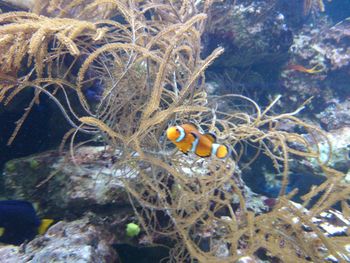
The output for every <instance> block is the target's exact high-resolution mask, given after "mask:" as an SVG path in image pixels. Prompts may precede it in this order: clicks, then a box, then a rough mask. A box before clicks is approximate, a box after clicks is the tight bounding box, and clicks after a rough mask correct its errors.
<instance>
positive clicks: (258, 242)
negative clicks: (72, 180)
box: [0, 0, 350, 262]
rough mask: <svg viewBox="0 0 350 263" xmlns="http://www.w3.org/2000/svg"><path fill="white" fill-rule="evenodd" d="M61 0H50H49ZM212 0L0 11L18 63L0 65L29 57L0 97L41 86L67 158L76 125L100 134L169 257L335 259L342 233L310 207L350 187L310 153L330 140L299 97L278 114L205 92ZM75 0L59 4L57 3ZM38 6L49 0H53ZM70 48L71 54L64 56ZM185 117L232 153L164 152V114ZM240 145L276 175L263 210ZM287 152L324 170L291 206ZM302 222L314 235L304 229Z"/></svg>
mask: <svg viewBox="0 0 350 263" xmlns="http://www.w3.org/2000/svg"><path fill="white" fill-rule="evenodd" d="M39 2H40V3H42V1H39ZM63 2H64V3H65V1H52V3H55V5H57V6H59V5H60V3H61V4H62V3H63ZM211 2H212V1H190V0H187V1H91V4H93V5H94V7H97V6H98V5H99V4H101V5H103V6H104V5H105V4H111V7H110V8H113V9H116V12H117V13H118V15H120V16H121V18H120V19H118V21H122V22H117V21H114V20H102V21H95V22H94V23H91V22H86V21H84V22H82V21H80V20H73V19H66V18H50V19H49V18H46V17H42V16H37V15H34V14H32V13H15V14H13V13H10V14H4V15H3V16H0V21H3V22H2V23H3V25H2V27H0V32H2V33H3V35H4V37H6V36H7V38H8V39H7V40H6V38H4V41H3V42H0V46H1V47H6V45H7V44H9V43H12V45H11V47H12V46H13V45H15V46H16V45H17V46H16V48H17V49H19V48H22V49H21V51H22V52H21V53H18V55H16V56H15V58H16V59H15V60H16V61H15V62H14V61H12V59H13V58H12V57H11V58H7V57H6V56H4V59H3V60H2V63H1V66H2V67H3V71H4V72H6V73H7V72H11V71H12V69H13V68H15V69H18V68H19V66H20V65H22V62H23V61H24V57H26V56H28V57H33V58H34V68H33V70H31V71H30V72H29V73H28V74H25V73H22V74H20V75H18V76H17V75H16V77H19V78H14V79H13V78H10V79H7V81H8V82H9V83H10V84H9V86H8V87H5V86H3V87H1V89H0V94H1V97H0V101H6V102H9V101H11V100H12V99H13V97H14V96H15V95H16V94H17V93H19V92H21V91H23V90H24V89H26V88H28V87H30V88H34V89H35V90H36V92H37V93H36V94H40V93H41V94H45V95H47V96H50V98H52V100H53V101H54V102H55V103H56V104H57V105H58V107H60V109H61V111H62V112H63V114H64V115H65V116H66V118H67V120H68V121H69V122H70V124H71V125H72V126H73V129H72V130H71V131H70V132H69V133H67V135H66V136H65V138H64V142H66V141H67V140H68V139H70V146H71V147H70V149H71V151H70V154H71V155H72V159H73V160H74V151H75V149H76V147H79V144H78V145H75V137H76V134H77V133H79V132H85V133H90V134H101V135H102V137H103V138H104V143H105V144H106V146H107V149H108V152H109V154H110V155H111V157H113V159H114V160H115V162H114V164H113V165H114V168H116V169H117V168H118V169H119V170H122V169H123V167H125V169H124V170H125V173H124V174H123V175H122V176H121V180H122V182H123V184H124V186H125V188H126V189H127V190H128V194H129V196H130V201H131V204H132V205H133V207H134V210H135V213H136V215H137V217H138V221H139V223H140V224H141V225H142V229H144V230H145V231H146V233H147V235H148V236H149V237H152V236H154V235H156V234H157V235H162V236H164V237H167V238H169V239H170V240H173V241H175V245H174V247H173V250H172V252H171V260H172V261H173V262H186V261H187V260H198V261H199V262H218V260H220V262H236V261H237V260H238V259H240V258H242V257H244V256H250V257H255V256H257V257H258V256H259V255H258V254H259V253H260V254H261V253H263V254H264V255H265V256H266V257H269V258H273V257H274V258H277V259H279V260H280V261H282V262H283V261H285V262H304V261H308V260H309V259H311V260H313V261H315V262H322V261H324V260H325V258H326V257H327V256H328V255H329V254H332V255H333V256H334V257H336V258H337V259H338V260H339V261H342V260H343V254H344V253H345V252H344V249H343V245H344V242H343V241H342V240H340V239H338V238H332V237H327V236H325V235H324V234H322V233H321V231H320V230H319V229H318V228H317V227H316V226H315V224H314V222H313V221H312V218H313V217H315V216H318V215H319V214H320V213H322V212H323V211H325V210H326V209H329V208H330V207H331V206H332V205H333V204H335V203H337V202H339V201H343V204H344V207H347V206H346V202H344V200H347V199H348V198H349V195H350V187H349V186H348V185H346V184H344V183H343V181H342V179H343V175H342V174H341V173H337V172H336V171H333V170H331V169H329V168H327V166H326V165H327V160H326V161H324V162H321V160H319V154H320V153H319V152H320V151H319V149H318V148H317V146H316V145H317V144H315V143H314V142H315V141H318V140H321V139H323V140H325V141H326V142H327V139H326V138H325V136H324V135H323V133H322V131H321V130H319V129H317V128H315V127H313V126H311V125H309V124H307V123H305V122H302V121H301V120H299V119H298V118H297V117H296V116H295V115H296V114H297V113H298V112H299V111H300V110H301V109H302V108H303V106H304V105H302V106H301V107H300V108H299V109H297V110H296V111H295V112H292V113H285V114H279V115H278V114H273V113H272V108H273V106H274V105H275V104H276V103H277V101H278V99H279V98H276V100H274V101H272V102H271V104H270V105H268V106H267V107H266V108H265V109H262V108H260V107H259V106H258V105H257V104H256V103H255V102H254V101H253V100H251V99H249V98H247V97H244V96H241V95H227V96H225V97H220V98H208V97H207V94H206V93H205V91H204V80H205V76H204V71H205V69H206V68H207V67H208V66H209V65H210V63H211V62H212V61H214V60H215V59H216V58H217V57H218V56H219V55H221V54H222V53H223V49H222V48H217V49H216V50H214V51H213V53H212V54H211V55H209V56H208V57H207V58H205V59H201V57H200V48H201V42H200V41H201V39H200V37H201V33H202V31H203V26H204V23H205V19H206V14H205V11H206V10H207V9H208V8H209V7H210V5H211ZM81 3H82V1H73V2H72V4H70V5H69V4H68V5H66V4H64V5H63V6H61V7H62V8H63V7H64V8H63V10H61V12H60V14H62V15H63V14H65V13H67V12H68V11H67V10H68V9H67V8H68V6H70V7H72V6H75V4H76V5H77V6H78V4H81ZM43 6H45V8H47V9H48V10H50V8H51V7H50V6H51V2H50V4H49V3H48V2H47V4H46V5H43ZM49 7H50V8H49ZM104 8H105V6H104ZM51 9H54V8H51ZM64 10H65V11H64ZM55 14H56V13H55ZM68 24H69V26H67V25H68ZM9 32H11V33H14V34H18V36H20V35H21V36H22V39H21V41H22V42H21V43H22V45H19V44H15V43H17V42H15V40H14V39H13V38H12V36H11V35H9ZM43 38H44V40H43ZM5 40H6V41H8V42H6V41H5ZM38 40H39V41H38ZM40 40H41V41H40ZM43 41H44V45H43V44H42V42H43ZM23 43H24V44H23ZM40 43H41V44H40ZM48 46H49V47H50V48H49V49H48V48H47V47H48ZM67 57H70V58H71V60H70V64H69V63H68V65H67V64H66V60H65V58H67ZM7 60H9V61H7ZM39 60H40V61H39ZM72 61H73V62H72ZM54 65H58V66H54ZM73 68H74V69H75V70H74V72H76V74H73V73H72V72H73V70H72V69H73ZM35 72H36V73H37V74H35ZM96 80H97V81H98V85H100V86H102V87H103V90H102V93H101V94H100V97H99V99H98V101H97V102H96V101H95V102H91V100H89V97H88V95H87V94H88V92H87V91H89V88H90V87H91V86H94V85H97V84H96ZM68 91H70V92H73V94H76V96H77V98H78V100H79V102H80V104H81V107H82V108H83V109H84V111H83V113H80V114H77V113H76V112H75V110H74V109H73V107H72V106H71V103H70V99H71V97H70V93H69V92H68ZM58 92H61V94H63V99H62V97H59V96H58V95H57V93H58ZM37 98H38V95H35V98H34V99H33V101H32V103H35V101H36V99H37ZM224 100H228V101H229V103H235V105H238V106H237V110H235V111H222V110H215V104H218V103H220V102H222V101H224ZM242 105H244V107H242ZM245 109H247V110H245ZM29 110H30V107H29V109H28V110H27V112H29ZM27 112H26V114H27ZM26 114H25V115H24V118H25V117H26ZM23 120H24V119H23V118H22V119H21V121H20V123H22V122H23ZM188 121H191V122H195V123H197V124H198V125H199V126H200V127H201V128H202V129H205V130H209V131H214V132H215V133H216V134H217V135H218V138H219V139H220V140H222V141H225V142H226V143H228V144H230V145H232V148H233V150H234V158H233V159H227V160H225V161H222V160H218V159H198V158H194V157H192V156H189V157H186V158H184V156H183V155H182V154H180V153H170V152H169V150H168V146H167V142H166V141H165V140H164V131H165V130H166V127H167V125H168V124H169V123H172V122H177V123H184V122H188ZM282 122H290V123H291V124H293V125H297V126H299V127H301V128H303V129H304V130H305V131H306V132H307V133H308V134H309V137H310V138H312V139H311V140H310V139H306V137H304V136H302V135H300V134H298V133H291V132H286V131H284V130H283V129H282V128H281V127H280V124H281V123H282ZM18 127H19V126H18ZM15 134H16V131H15V133H14V135H15ZM246 145H249V146H251V147H254V148H255V149H256V154H255V155H254V156H253V157H251V158H250V162H252V161H254V159H255V158H256V157H257V156H258V155H259V154H261V153H262V154H265V155H267V156H268V157H269V158H270V159H271V161H272V162H273V164H274V167H275V168H276V170H277V172H276V174H278V175H280V174H282V175H283V184H282V188H281V191H280V196H279V198H278V199H277V201H276V205H275V207H274V208H272V210H271V211H269V212H266V213H262V214H254V213H253V211H250V210H249V209H248V206H247V204H246V201H247V200H246V189H245V185H244V182H242V181H241V179H240V177H239V168H244V165H249V163H245V164H242V158H241V157H242V155H243V154H244V153H245V148H246V147H245V146H246ZM329 149H330V152H331V145H329ZM292 155H293V156H297V157H298V158H313V159H316V160H317V161H318V162H319V164H320V166H321V167H322V168H323V169H324V172H325V174H326V176H327V180H326V181H325V182H324V183H323V184H322V185H320V186H318V187H315V188H313V190H312V191H311V192H310V193H309V194H307V195H305V196H304V200H305V202H304V203H303V204H301V205H300V206H294V205H293V204H292V203H291V202H290V201H289V199H290V198H291V197H292V196H293V194H295V192H296V190H294V191H293V192H292V193H290V194H288V195H286V193H285V187H286V184H287V182H288V172H289V169H288V161H289V158H290V156H292ZM135 176H137V180H135ZM317 195H321V197H320V198H319V199H318V201H317V202H316V204H315V205H314V206H311V208H310V209H309V211H307V210H306V209H305V207H306V206H307V205H309V203H310V200H311V199H312V198H313V197H315V196H317ZM305 226H307V227H309V228H311V230H312V231H313V233H314V235H309V233H308V232H306V231H304V228H305ZM222 251H224V252H222ZM261 251H262V252H261Z"/></svg>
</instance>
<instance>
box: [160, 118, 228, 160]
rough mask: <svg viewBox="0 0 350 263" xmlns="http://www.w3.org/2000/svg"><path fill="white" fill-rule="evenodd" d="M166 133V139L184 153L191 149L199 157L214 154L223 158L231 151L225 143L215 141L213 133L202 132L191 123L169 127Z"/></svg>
mask: <svg viewBox="0 0 350 263" xmlns="http://www.w3.org/2000/svg"><path fill="white" fill-rule="evenodd" d="M166 134H167V137H168V139H169V140H170V141H171V142H172V143H174V144H175V145H176V147H177V148H178V149H179V150H180V151H182V152H183V153H185V154H187V153H188V152H189V151H192V152H194V153H195V154H196V155H198V156H200V157H209V156H211V155H215V156H216V157H218V158H220V159H223V158H226V157H227V156H229V155H230V153H231V150H230V149H229V148H228V147H227V146H226V145H224V144H218V143H216V137H215V135H214V134H211V133H205V134H202V133H201V132H200V131H199V130H198V129H197V127H196V126H195V125H194V124H192V123H187V124H183V125H181V126H172V127H169V128H168V130H167V132H166Z"/></svg>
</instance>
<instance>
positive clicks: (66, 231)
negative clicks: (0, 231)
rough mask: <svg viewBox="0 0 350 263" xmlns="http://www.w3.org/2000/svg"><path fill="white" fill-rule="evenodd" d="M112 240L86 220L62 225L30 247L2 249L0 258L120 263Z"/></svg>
mask: <svg viewBox="0 0 350 263" xmlns="http://www.w3.org/2000/svg"><path fill="white" fill-rule="evenodd" d="M113 239H114V236H113V234H111V233H109V232H107V231H106V230H104V229H103V228H102V227H100V226H95V225H92V224H91V223H90V222H89V220H88V219H87V218H83V219H80V220H77V221H72V222H64V221H61V222H58V223H57V224H55V225H54V226H52V227H51V228H50V229H49V230H48V231H47V232H46V234H45V235H43V236H39V237H37V238H35V239H34V240H32V241H31V242H29V243H28V244H24V245H22V246H21V247H14V246H4V247H1V248H0V258H1V262H2V263H12V262H13V263H15V262H16V263H22V262H23V263H24V262H31V263H44V262H45V263H49V262H52V263H53V262H55V263H59V262H62V263H63V262H64V263H70V262H72V263H73V262H74V263H77V262H78V263H104V262H108V263H109V262H119V261H118V258H117V254H116V252H115V251H114V249H113V248H112V247H111V246H110V245H111V243H112V241H113Z"/></svg>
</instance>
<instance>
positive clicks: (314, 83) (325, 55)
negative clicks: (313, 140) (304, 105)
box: [280, 18, 350, 111]
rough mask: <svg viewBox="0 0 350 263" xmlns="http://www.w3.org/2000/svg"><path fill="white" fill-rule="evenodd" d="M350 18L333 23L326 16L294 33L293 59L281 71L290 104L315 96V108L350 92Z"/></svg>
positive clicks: (321, 106)
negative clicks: (349, 81) (349, 79)
mask: <svg viewBox="0 0 350 263" xmlns="http://www.w3.org/2000/svg"><path fill="white" fill-rule="evenodd" d="M349 44H350V20H349V19H346V20H344V21H342V22H340V23H338V24H336V25H332V24H331V23H330V22H329V21H328V20H326V19H325V18H322V19H321V18H319V19H318V20H317V21H315V23H314V24H307V25H305V26H304V28H303V29H302V30H301V31H300V32H299V33H298V34H297V35H295V36H294V43H293V45H292V46H291V47H290V60H289V62H288V63H287V65H286V67H285V70H284V71H283V72H282V74H281V79H280V80H281V85H282V86H283V87H284V91H283V93H284V95H285V96H286V97H288V103H285V104H286V105H287V106H288V105H289V106H292V107H295V105H298V104H299V105H300V99H303V100H306V99H308V98H310V97H311V96H313V97H314V98H315V101H317V103H314V104H313V105H312V106H313V107H314V110H315V111H321V110H323V107H324V104H323V103H330V102H331V101H332V100H334V99H336V98H339V99H343V98H345V97H346V96H349V95H350V92H349V88H348V87H349V85H348V81H346V80H347V79H348V78H349V70H350V48H349V46H350V45H349Z"/></svg>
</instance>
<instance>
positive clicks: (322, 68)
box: [287, 64, 325, 74]
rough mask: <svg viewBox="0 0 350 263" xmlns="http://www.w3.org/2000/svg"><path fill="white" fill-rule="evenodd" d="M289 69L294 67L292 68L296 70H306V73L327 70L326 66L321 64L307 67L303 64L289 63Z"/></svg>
mask: <svg viewBox="0 0 350 263" xmlns="http://www.w3.org/2000/svg"><path fill="white" fill-rule="evenodd" d="M287 69H292V70H296V71H299V72H304V73H309V74H315V73H320V72H322V71H325V67H324V66H323V65H321V64H317V65H316V66H314V67H312V68H305V67H304V66H302V65H297V64H292V65H288V66H287Z"/></svg>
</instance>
